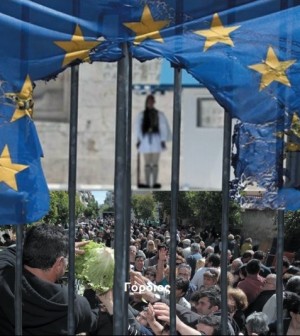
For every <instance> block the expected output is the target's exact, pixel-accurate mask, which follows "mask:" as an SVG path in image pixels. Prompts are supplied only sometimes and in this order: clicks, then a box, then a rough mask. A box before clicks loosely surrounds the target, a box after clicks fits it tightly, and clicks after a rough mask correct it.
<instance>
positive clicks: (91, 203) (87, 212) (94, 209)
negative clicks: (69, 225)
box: [83, 198, 100, 218]
mask: <svg viewBox="0 0 300 336" xmlns="http://www.w3.org/2000/svg"><path fill="white" fill-rule="evenodd" d="M99 210H100V207H99V205H98V202H97V201H96V200H95V199H94V198H92V199H89V200H88V203H87V206H86V208H85V209H84V210H83V214H84V216H85V217H87V218H96V217H98V216H99Z"/></svg>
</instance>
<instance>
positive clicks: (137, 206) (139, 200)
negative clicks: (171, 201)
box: [131, 193, 155, 221]
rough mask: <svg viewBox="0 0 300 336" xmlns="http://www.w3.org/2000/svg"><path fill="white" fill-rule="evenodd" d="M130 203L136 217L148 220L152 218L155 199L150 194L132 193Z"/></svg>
mask: <svg viewBox="0 0 300 336" xmlns="http://www.w3.org/2000/svg"><path fill="white" fill-rule="evenodd" d="M131 205H132V209H133V212H134V215H135V217H136V218H137V219H142V220H144V221H148V220H150V219H153V218H154V209H155V201H154V199H153V196H152V194H150V193H149V194H135V195H132V197H131Z"/></svg>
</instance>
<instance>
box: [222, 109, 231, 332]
mask: <svg viewBox="0 0 300 336" xmlns="http://www.w3.org/2000/svg"><path fill="white" fill-rule="evenodd" d="M231 128H232V126H231V116H230V115H229V113H228V112H227V111H225V113H224V135H223V174H222V233H221V239H222V248H221V314H222V335H227V333H228V331H227V330H228V307H227V286H228V284H227V250H228V241H227V237H228V227H229V180H230V156H231Z"/></svg>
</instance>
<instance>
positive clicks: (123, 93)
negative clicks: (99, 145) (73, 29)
mask: <svg viewBox="0 0 300 336" xmlns="http://www.w3.org/2000/svg"><path fill="white" fill-rule="evenodd" d="M122 50H123V55H124V57H123V58H122V59H121V60H120V61H119V62H118V74H117V114H116V149H115V182H114V190H115V226H116V229H115V241H116V242H118V249H115V269H114V289H113V296H114V335H126V334H127V332H128V294H127V293H125V290H124V286H125V282H126V281H127V280H128V272H129V260H128V259H129V225H130V224H129V223H130V221H129V219H130V197H131V176H130V175H131V172H130V167H131V165H130V161H131V158H130V152H131V148H130V147H131V111H130V108H131V99H129V97H131V58H130V56H129V50H128V45H127V44H126V43H123V45H122Z"/></svg>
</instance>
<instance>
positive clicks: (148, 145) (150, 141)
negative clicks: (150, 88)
mask: <svg viewBox="0 0 300 336" xmlns="http://www.w3.org/2000/svg"><path fill="white" fill-rule="evenodd" d="M154 104H155V98H154V96H153V95H148V96H147V98H146V103H145V110H144V111H142V112H140V113H139V114H138V116H137V120H136V126H135V129H136V135H137V144H136V146H137V149H138V152H139V153H142V154H143V155H144V164H145V179H146V184H145V185H142V184H140V185H139V186H138V187H144V188H150V187H153V188H160V187H161V185H160V184H159V183H157V178H158V161H159V156H160V153H161V152H162V151H164V150H166V142H167V141H170V140H171V131H170V127H169V124H168V120H167V118H166V116H165V115H164V113H163V112H161V111H158V110H157V109H156V108H154Z"/></svg>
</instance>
